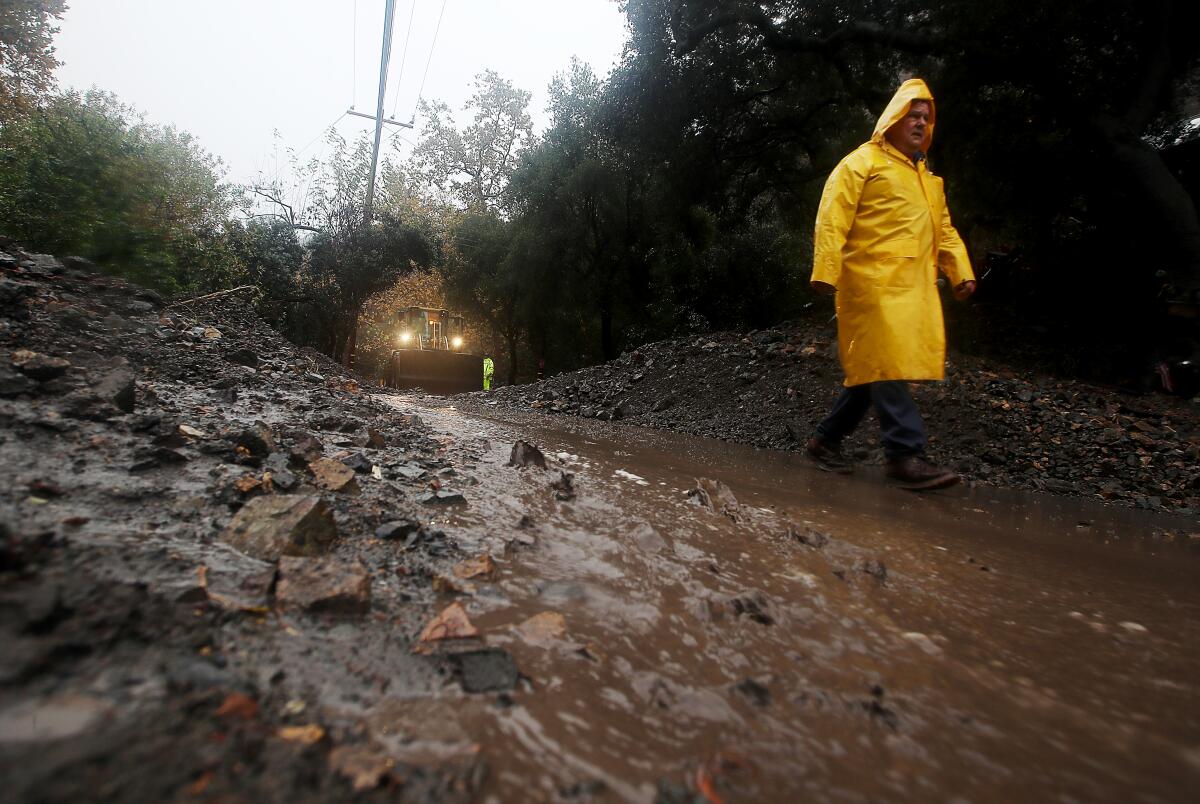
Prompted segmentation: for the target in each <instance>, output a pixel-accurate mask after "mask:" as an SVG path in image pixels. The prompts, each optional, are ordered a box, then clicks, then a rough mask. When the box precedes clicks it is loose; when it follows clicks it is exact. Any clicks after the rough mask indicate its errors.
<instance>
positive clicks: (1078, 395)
mask: <svg viewBox="0 0 1200 804" xmlns="http://www.w3.org/2000/svg"><path fill="white" fill-rule="evenodd" d="M841 378H842V374H841V369H840V366H839V364H838V360H837V346H836V341H834V339H833V336H832V328H830V329H829V330H825V331H814V327H812V326H807V325H801V324H789V325H783V326H780V327H778V328H775V329H769V330H761V331H754V332H750V333H747V334H744V335H743V334H740V333H734V332H720V333H714V334H711V335H706V336H701V337H695V336H692V337H686V338H677V339H674V340H668V341H661V342H658V343H652V344H648V345H646V346H643V347H641V348H640V349H638V350H636V351H633V352H629V353H626V354H623V355H622V356H621V357H620V358H618V359H617V360H614V361H612V362H611V363H608V364H605V365H602V366H595V367H592V368H586V369H583V370H581V371H577V372H572V373H569V374H560V375H557V376H554V377H550V378H547V379H546V380H544V381H541V382H538V383H534V384H531V385H519V386H510V387H505V388H500V389H497V390H495V391H493V392H492V394H491V397H490V398H491V399H493V400H496V401H498V402H500V403H501V404H505V405H512V406H518V407H524V406H529V407H533V408H537V409H539V410H542V411H543V412H545V413H549V414H561V415H570V416H582V417H586V418H597V419H601V420H605V421H610V420H611V421H620V422H622V423H629V424H635V425H639V426H643V427H653V428H660V429H667V430H676V431H679V432H684V433H690V434H694V435H700V436H708V437H712V438H719V439H724V440H729V441H737V442H741V443H745V444H752V445H754V446H759V447H769V448H772V449H784V450H798V449H802V448H803V446H804V443H805V441H806V440H807V438H808V437H809V435H811V433H812V430H813V427H814V426H815V425H816V423H817V422H818V421H820V419H821V418H822V417H823V416H824V415H825V414H826V413H827V412H828V411H829V409H830V407H831V406H832V404H833V400H834V399H835V398H836V396H837V393H838V391H839V386H840V383H841ZM913 392H914V396H915V397H916V399H917V403H918V406H919V407H920V410H921V412H922V415H923V416H924V418H925V422H926V428H927V430H928V433H929V454H930V457H931V458H932V459H934V460H936V461H939V462H942V463H944V464H945V465H947V466H949V467H950V468H953V469H955V470H956V471H958V472H959V473H961V474H962V475H963V476H964V478H966V479H968V480H969V481H973V482H978V483H986V484H990V485H996V486H1007V487H1012V488H1022V489H1036V490H1039V491H1048V492H1052V493H1055V494H1062V495H1071V496H1080V497H1100V498H1103V499H1105V500H1110V501H1113V502H1117V503H1121V504H1126V505H1134V506H1137V507H1140V508H1148V509H1155V510H1170V511H1175V512H1178V513H1184V514H1195V513H1200V402H1198V401H1197V400H1191V401H1189V400H1184V399H1180V398H1177V397H1169V396H1161V395H1144V396H1135V395H1131V394H1128V393H1124V392H1121V391H1118V390H1113V389H1109V388H1103V387H1099V386H1095V385H1088V384H1085V383H1080V382H1075V381H1072V380H1069V379H1062V378H1057V377H1050V376H1032V375H1030V374H1027V373H1022V372H1019V371H1017V370H1013V369H1008V368H1006V367H1004V366H999V365H996V364H993V363H988V362H985V361H982V360H979V359H977V358H972V357H967V356H962V355H952V356H951V358H950V361H949V364H948V367H947V378H946V381H944V382H938V383H924V384H914V385H913ZM846 448H847V452H848V454H850V455H852V456H853V457H854V458H856V459H857V460H859V461H861V462H864V463H878V462H879V461H881V460H882V450H881V449H880V448H879V447H878V427H877V425H876V424H875V423H874V421H869V422H864V426H863V427H862V428H860V430H859V432H858V433H856V434H855V436H854V437H853V438H852V439H849V440H848V441H847V444H846Z"/></svg>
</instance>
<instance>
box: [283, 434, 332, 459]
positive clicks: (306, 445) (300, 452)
mask: <svg viewBox="0 0 1200 804" xmlns="http://www.w3.org/2000/svg"><path fill="white" fill-rule="evenodd" d="M292 439H293V441H292V449H291V458H292V460H293V461H296V462H297V463H301V464H308V463H311V462H313V461H315V460H316V459H317V458H320V457H321V455H322V453H324V452H325V448H324V447H323V446H322V445H321V442H320V441H318V440H317V438H316V436H313V435H310V434H309V433H305V432H303V431H301V432H298V433H294V434H293V435H292Z"/></svg>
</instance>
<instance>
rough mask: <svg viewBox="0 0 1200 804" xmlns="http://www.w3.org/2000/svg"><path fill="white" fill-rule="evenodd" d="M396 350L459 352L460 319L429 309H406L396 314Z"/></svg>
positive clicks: (461, 323) (460, 341) (460, 339)
mask: <svg viewBox="0 0 1200 804" xmlns="http://www.w3.org/2000/svg"><path fill="white" fill-rule="evenodd" d="M396 317H397V318H398V319H399V323H400V332H399V336H398V340H399V343H398V347H399V348H400V349H417V350H420V351H429V350H433V351H441V352H458V351H461V350H462V348H463V317H462V316H461V315H451V313H450V312H449V311H448V310H436V309H434V308H432V307H407V308H405V309H403V310H401V311H399V312H398V313H396Z"/></svg>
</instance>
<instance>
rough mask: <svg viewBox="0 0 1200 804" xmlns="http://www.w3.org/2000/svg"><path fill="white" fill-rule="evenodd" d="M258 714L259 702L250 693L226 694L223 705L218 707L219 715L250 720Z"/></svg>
mask: <svg viewBox="0 0 1200 804" xmlns="http://www.w3.org/2000/svg"><path fill="white" fill-rule="evenodd" d="M257 714H258V704H257V703H256V702H255V700H254V699H253V698H251V697H250V696H248V695H243V694H242V693H240V692H231V693H229V695H227V696H225V700H224V701H223V702H222V703H221V707H220V708H219V709H217V717H225V718H235V719H237V720H250V719H251V718H253V717H254V716H255V715H257Z"/></svg>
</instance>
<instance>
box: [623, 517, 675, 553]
mask: <svg viewBox="0 0 1200 804" xmlns="http://www.w3.org/2000/svg"><path fill="white" fill-rule="evenodd" d="M629 538H630V539H632V540H633V543H634V544H636V545H637V547H638V549H639V550H641V551H642V552H644V553H661V552H662V551H663V550H666V549H667V540H666V539H664V538H663V537H662V536H661V535H659V533H658V531H656V530H655V529H654V528H652V527H651V526H650V525H648V524H646V523H645V522H641V523H639V524H638V525H636V526H635V527H634V528H633V530H632V531H630V533H629Z"/></svg>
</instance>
